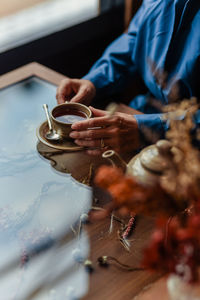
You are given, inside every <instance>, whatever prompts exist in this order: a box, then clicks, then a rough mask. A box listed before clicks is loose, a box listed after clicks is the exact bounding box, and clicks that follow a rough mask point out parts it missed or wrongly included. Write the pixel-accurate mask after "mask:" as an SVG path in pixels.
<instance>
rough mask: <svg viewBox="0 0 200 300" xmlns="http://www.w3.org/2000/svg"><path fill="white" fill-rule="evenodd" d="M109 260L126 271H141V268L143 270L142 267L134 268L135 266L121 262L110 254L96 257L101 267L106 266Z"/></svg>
mask: <svg viewBox="0 0 200 300" xmlns="http://www.w3.org/2000/svg"><path fill="white" fill-rule="evenodd" d="M109 262H115V263H117V265H118V266H120V267H121V268H123V269H125V270H126V271H143V270H145V269H143V268H135V267H131V266H129V265H126V264H123V263H121V262H120V261H119V260H118V259H116V258H115V257H112V256H100V257H99V258H98V263H99V265H100V266H102V267H108V266H109Z"/></svg>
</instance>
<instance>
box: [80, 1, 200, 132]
mask: <svg viewBox="0 0 200 300" xmlns="http://www.w3.org/2000/svg"><path fill="white" fill-rule="evenodd" d="M163 70H164V71H165V72H166V73H167V84H166V85H165V86H163V85H162V83H160V82H159V81H158V80H157V79H156V76H155V74H159V72H160V71H161V72H162V71H163ZM138 73H139V74H140V76H141V77H142V79H143V81H144V83H145V85H146V87H147V88H148V91H149V93H148V94H147V95H139V96H137V97H136V98H134V99H133V100H132V102H131V104H130V106H132V107H133V108H135V109H137V110H140V111H142V112H144V115H135V118H136V120H137V122H138V125H139V128H142V127H143V126H147V127H149V128H151V129H152V130H156V131H158V132H159V133H160V137H162V136H164V133H165V130H167V124H165V123H164V122H163V121H162V117H161V114H159V113H158V112H157V110H156V109H155V108H154V107H152V106H151V105H150V104H149V103H148V101H147V99H148V98H149V97H154V98H155V99H157V100H156V101H160V102H161V103H162V104H163V105H165V104H167V103H168V101H169V97H170V95H171V91H172V87H173V86H174V85H175V84H176V86H177V85H178V86H179V92H180V93H179V96H180V98H181V99H183V98H184V97H187V98H190V97H192V96H199V90H200V0H144V1H143V4H142V6H141V8H140V9H139V11H138V12H137V14H136V16H134V18H133V20H132V21H131V23H130V26H129V29H128V32H127V33H124V34H122V35H121V36H120V37H119V38H117V39H116V40H115V41H114V42H113V43H112V44H111V45H109V47H108V48H107V49H106V50H105V52H104V53H103V55H102V57H101V58H100V59H99V60H98V61H97V62H96V63H95V64H94V66H93V67H92V68H91V70H90V71H89V73H88V74H87V75H86V76H85V77H84V78H85V79H88V80H90V81H92V82H93V84H94V85H95V87H96V90H97V95H98V94H101V95H102V96H108V95H111V94H112V93H116V92H118V91H123V89H124V88H125V86H126V84H127V82H128V81H131V80H134V77H135V76H138ZM196 122H197V123H198V124H200V114H199V117H198V114H197V120H196Z"/></svg>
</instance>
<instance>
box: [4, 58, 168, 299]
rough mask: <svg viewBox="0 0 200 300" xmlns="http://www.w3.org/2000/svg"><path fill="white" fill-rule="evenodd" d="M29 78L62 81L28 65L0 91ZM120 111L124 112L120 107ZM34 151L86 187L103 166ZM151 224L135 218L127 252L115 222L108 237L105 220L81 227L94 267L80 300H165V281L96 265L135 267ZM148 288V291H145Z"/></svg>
mask: <svg viewBox="0 0 200 300" xmlns="http://www.w3.org/2000/svg"><path fill="white" fill-rule="evenodd" d="M30 76H39V77H40V78H42V79H45V80H47V81H50V82H53V83H54V84H58V83H59V82H60V80H61V79H62V78H63V77H64V76H63V75H61V74H58V73H56V72H54V71H52V70H49V69H48V68H46V67H44V66H41V65H39V64H37V63H32V64H29V65H26V66H24V67H22V68H20V69H18V70H15V71H13V72H10V73H8V74H5V75H4V76H1V77H0V88H3V87H6V86H8V85H9V84H12V83H15V82H17V81H20V80H22V79H25V78H28V77H30ZM122 108H123V109H124V106H122ZM38 151H39V152H40V153H41V154H42V155H44V156H45V155H46V156H48V157H46V158H48V159H50V160H51V162H52V161H53V163H54V166H55V168H57V169H58V170H59V171H61V172H62V170H65V169H66V166H67V168H69V169H70V170H69V171H71V173H72V176H74V177H75V178H76V179H77V180H79V181H81V182H83V180H85V182H86V183H89V182H90V178H89V177H88V174H89V173H90V172H91V166H92V172H94V171H95V169H97V168H98V166H99V165H101V164H102V163H104V162H105V161H104V160H103V159H102V158H101V157H98V158H97V157H91V156H88V155H87V154H85V153H84V152H81V151H80V152H76V153H63V152H62V153H60V152H59V151H57V153H56V152H55V150H52V155H53V156H51V153H50V154H49V150H48V151H47V146H45V145H43V144H41V143H39V144H38ZM53 152H54V153H53ZM47 153H48V155H47ZM52 157H53V159H52ZM125 159H126V160H127V161H128V160H129V157H125ZM55 162H56V163H55ZM69 162H70V163H69ZM76 166H77V167H76ZM93 205H95V206H99V207H103V206H104V205H105V199H104V197H100V196H99V197H98V203H94V204H93ZM126 221H127V220H126ZM153 224H154V223H153V218H151V217H143V216H137V220H136V226H135V229H134V230H133V233H132V235H131V237H130V244H131V247H130V252H128V251H127V250H126V249H125V248H124V247H123V246H122V244H121V243H120V241H119V238H118V235H117V232H118V230H119V229H120V225H119V223H118V222H116V221H114V223H113V231H112V233H111V234H109V227H110V218H109V217H107V218H106V219H104V220H101V221H95V222H90V223H88V224H86V225H84V227H85V229H86V230H87V233H88V235H89V238H90V243H91V252H90V259H91V261H92V263H93V266H94V271H93V272H92V273H91V274H90V283H89V292H88V294H87V295H86V296H85V297H84V300H94V299H95V300H102V299H108V300H114V299H116V300H132V299H139V300H151V299H161V297H157V296H158V295H160V292H161V295H162V300H167V294H166V287H165V280H164V279H161V280H158V278H159V277H161V275H160V274H152V273H150V272H148V271H147V270H145V271H144V270H140V271H126V270H124V269H122V268H121V267H119V266H118V265H117V264H116V263H111V264H110V265H109V266H108V267H107V268H105V267H102V266H100V265H99V264H98V261H97V259H98V257H100V256H112V257H115V258H116V259H118V260H119V261H120V262H121V263H124V264H127V265H130V266H132V267H139V266H140V261H141V258H142V249H143V247H144V246H145V245H146V244H147V243H148V239H149V237H150V233H151V232H152V229H153ZM157 280H158V281H157ZM150 286H151V288H149V289H147V288H148V287H150ZM164 295H166V298H164V297H165V296H164ZM136 296H137V297H136Z"/></svg>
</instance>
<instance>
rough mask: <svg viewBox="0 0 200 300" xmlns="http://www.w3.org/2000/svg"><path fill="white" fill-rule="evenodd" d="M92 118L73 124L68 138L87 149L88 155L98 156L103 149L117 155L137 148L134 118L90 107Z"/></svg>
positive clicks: (137, 141)
mask: <svg viewBox="0 0 200 300" xmlns="http://www.w3.org/2000/svg"><path fill="white" fill-rule="evenodd" d="M90 109H91V110H92V113H93V116H94V118H91V119H89V120H85V121H81V122H77V123H74V124H73V125H72V129H73V131H72V132H71V134H70V137H72V138H74V139H75V143H76V144H77V145H80V146H84V147H86V148H88V150H87V152H88V153H89V154H100V153H102V152H104V151H105V149H106V148H107V149H113V150H115V151H116V152H118V153H124V152H129V153H130V152H132V151H133V150H136V149H138V148H139V146H140V145H139V131H138V125H137V121H136V120H135V118H134V116H132V115H128V114H125V113H120V112H116V113H115V114H114V115H112V116H110V115H109V113H108V112H106V111H103V110H99V109H95V108H93V107H90Z"/></svg>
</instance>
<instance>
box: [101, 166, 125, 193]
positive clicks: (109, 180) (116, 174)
mask: <svg viewBox="0 0 200 300" xmlns="http://www.w3.org/2000/svg"><path fill="white" fill-rule="evenodd" d="M123 176H124V174H123V171H122V170H121V169H119V168H117V167H110V166H101V167H100V168H99V169H98V172H97V173H96V176H95V184H97V185H98V186H99V187H101V188H104V189H108V188H109V186H111V185H113V184H117V183H118V182H120V181H121V180H122V179H123Z"/></svg>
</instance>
